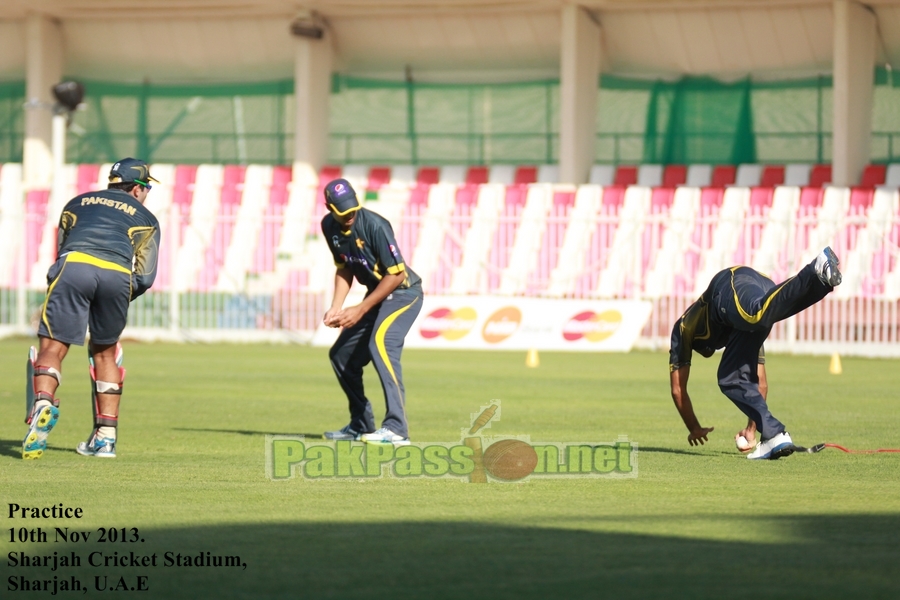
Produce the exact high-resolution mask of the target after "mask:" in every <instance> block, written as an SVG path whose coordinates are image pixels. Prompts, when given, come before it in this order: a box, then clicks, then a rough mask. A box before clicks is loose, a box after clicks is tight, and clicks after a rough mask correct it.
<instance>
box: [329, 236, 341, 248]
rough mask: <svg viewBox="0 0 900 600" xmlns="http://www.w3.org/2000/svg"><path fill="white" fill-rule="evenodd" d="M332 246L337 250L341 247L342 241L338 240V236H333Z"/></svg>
mask: <svg viewBox="0 0 900 600" xmlns="http://www.w3.org/2000/svg"><path fill="white" fill-rule="evenodd" d="M331 245H332V246H334V247H335V248H337V247H338V246H340V245H341V240H340V239H339V238H338V236H336V235H333V236H331Z"/></svg>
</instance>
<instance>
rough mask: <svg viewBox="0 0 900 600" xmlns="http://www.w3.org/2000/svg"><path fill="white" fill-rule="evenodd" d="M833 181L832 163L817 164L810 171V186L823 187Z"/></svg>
mask: <svg viewBox="0 0 900 600" xmlns="http://www.w3.org/2000/svg"><path fill="white" fill-rule="evenodd" d="M827 183H831V165H815V166H814V167H813V168H812V170H811V171H810V173H809V187H818V188H820V187H822V186H823V185H825V184H827Z"/></svg>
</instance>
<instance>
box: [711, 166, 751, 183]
mask: <svg viewBox="0 0 900 600" xmlns="http://www.w3.org/2000/svg"><path fill="white" fill-rule="evenodd" d="M736 175H737V169H736V168H735V166H734V165H716V166H715V167H714V168H713V172H712V178H711V181H710V183H709V186H710V187H714V188H723V187H725V186H726V185H733V184H734V182H735V177H736ZM757 183H758V182H757ZM754 185H755V184H754Z"/></svg>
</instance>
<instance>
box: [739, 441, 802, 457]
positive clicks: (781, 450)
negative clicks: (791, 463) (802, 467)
mask: <svg viewBox="0 0 900 600" xmlns="http://www.w3.org/2000/svg"><path fill="white" fill-rule="evenodd" d="M796 449H797V447H796V446H794V444H779V445H777V446H775V447H774V448H772V450H771V451H769V453H768V454H766V455H765V456H748V457H747V458H749V459H750V460H778V459H779V458H782V457H784V456H790V455H791V454H793V453H794V451H795V450H796Z"/></svg>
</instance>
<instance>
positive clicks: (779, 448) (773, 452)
mask: <svg viewBox="0 0 900 600" xmlns="http://www.w3.org/2000/svg"><path fill="white" fill-rule="evenodd" d="M794 449H795V447H794V441H793V440H792V439H791V434H789V433H788V432H787V431H783V432H782V433H779V434H778V435H776V436H775V437H772V438H769V439H767V440H764V441H762V442H760V443H758V444H757V445H756V448H755V449H754V450H753V452H751V453H750V454H748V455H747V458H749V459H750V460H765V459H768V460H778V459H779V458H781V457H782V456H790V455H791V454H793V453H794Z"/></svg>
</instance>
